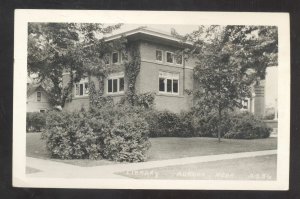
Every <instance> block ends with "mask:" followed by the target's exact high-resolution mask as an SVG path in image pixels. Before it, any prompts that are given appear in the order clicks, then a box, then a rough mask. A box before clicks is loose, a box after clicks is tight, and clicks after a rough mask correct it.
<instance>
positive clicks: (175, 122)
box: [146, 110, 195, 137]
mask: <svg viewBox="0 0 300 199" xmlns="http://www.w3.org/2000/svg"><path fill="white" fill-rule="evenodd" d="M146 120H147V122H148V124H149V129H150V137H192V136H195V134H194V130H193V126H192V122H191V115H190V114H189V113H180V114H176V113H172V112H169V111H156V110H152V111H148V112H147V113H146Z"/></svg>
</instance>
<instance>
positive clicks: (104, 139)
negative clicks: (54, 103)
mask: <svg viewBox="0 0 300 199" xmlns="http://www.w3.org/2000/svg"><path fill="white" fill-rule="evenodd" d="M142 112H143V108H141V107H129V106H116V107H113V106H110V105H107V106H102V107H101V108H99V109H97V108H93V109H92V110H91V111H90V112H72V113H68V112H51V113H49V114H48V117H47V122H46V129H45V131H44V132H43V134H42V135H43V138H44V139H46V143H47V148H48V150H49V151H50V153H51V155H52V157H54V158H61V159H79V158H80V159H86V158H88V159H96V158H106V159H110V160H114V161H128V162H138V161H144V160H145V159H146V151H147V150H148V149H149V147H150V142H149V140H148V133H149V128H148V124H147V123H146V121H145V119H144V117H143V116H142V114H141V113H142Z"/></svg>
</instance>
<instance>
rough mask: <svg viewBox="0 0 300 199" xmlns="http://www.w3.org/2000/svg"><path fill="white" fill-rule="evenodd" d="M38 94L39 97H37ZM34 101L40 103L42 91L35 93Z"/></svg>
mask: <svg viewBox="0 0 300 199" xmlns="http://www.w3.org/2000/svg"><path fill="white" fill-rule="evenodd" d="M39 93H40V96H39V95H38V94H39ZM36 101H37V102H41V101H42V91H37V92H36Z"/></svg>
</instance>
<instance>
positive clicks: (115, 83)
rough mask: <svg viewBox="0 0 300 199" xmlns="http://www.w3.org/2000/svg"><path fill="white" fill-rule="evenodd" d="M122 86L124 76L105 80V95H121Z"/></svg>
mask: <svg viewBox="0 0 300 199" xmlns="http://www.w3.org/2000/svg"><path fill="white" fill-rule="evenodd" d="M124 85H125V83H124V75H118V76H111V77H109V78H108V80H107V93H109V94H111V93H122V92H124Z"/></svg>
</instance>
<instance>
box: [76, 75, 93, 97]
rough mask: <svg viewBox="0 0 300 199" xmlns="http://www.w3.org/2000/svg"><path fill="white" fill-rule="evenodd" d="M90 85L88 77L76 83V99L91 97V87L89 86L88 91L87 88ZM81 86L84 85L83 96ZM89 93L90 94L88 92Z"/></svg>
mask: <svg viewBox="0 0 300 199" xmlns="http://www.w3.org/2000/svg"><path fill="white" fill-rule="evenodd" d="M86 84H87V85H88V84H89V80H88V77H85V78H82V79H81V80H80V81H79V82H77V83H75V85H74V96H75V97H87V96H89V85H88V88H87V89H86V88H85V85H86ZM77 85H78V86H79V91H78V94H77V90H76V89H77ZM80 85H82V95H80ZM86 91H88V92H86Z"/></svg>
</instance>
